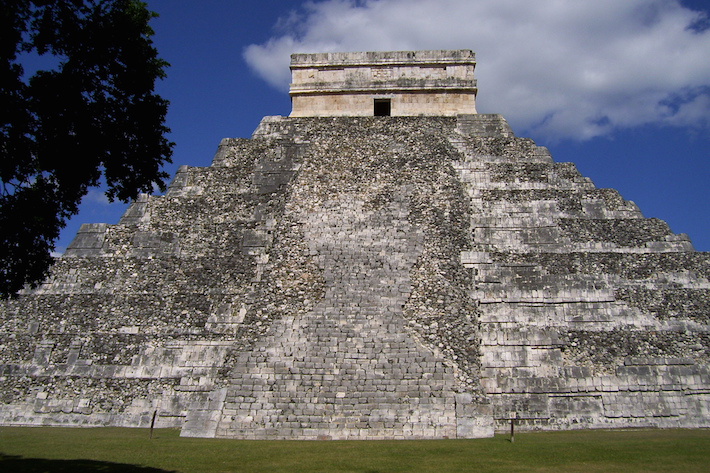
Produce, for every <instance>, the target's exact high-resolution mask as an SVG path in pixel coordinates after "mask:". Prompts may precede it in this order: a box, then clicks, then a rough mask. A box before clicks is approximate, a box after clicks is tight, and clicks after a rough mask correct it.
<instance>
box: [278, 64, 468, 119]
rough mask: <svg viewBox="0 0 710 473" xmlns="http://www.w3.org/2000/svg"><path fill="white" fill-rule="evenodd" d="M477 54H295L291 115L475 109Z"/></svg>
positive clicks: (451, 113)
mask: <svg viewBox="0 0 710 473" xmlns="http://www.w3.org/2000/svg"><path fill="white" fill-rule="evenodd" d="M475 65H476V60H475V55H474V54H473V52H471V51H469V50H459V51H393V52H372V53H320V54H293V55H292V56H291V73H292V83H291V86H290V95H291V100H292V112H291V115H290V116H291V117H318V116H373V114H374V101H375V99H378V100H381V99H385V100H391V111H390V113H389V114H388V115H391V116H419V115H428V116H455V115H457V114H466V113H476V92H477V88H476V80H475V79H474V77H473V73H474V68H475Z"/></svg>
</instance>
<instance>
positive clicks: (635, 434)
mask: <svg viewBox="0 0 710 473" xmlns="http://www.w3.org/2000/svg"><path fill="white" fill-rule="evenodd" d="M708 471H710V431H709V430H635V431H583V432H555V433H518V434H516V436H515V443H511V442H510V441H509V439H508V437H507V436H496V437H494V438H492V439H480V440H420V441H352V442H341V441H318V442H316V441H300V442H299V441H274V442H267V441H241V440H215V439H186V438H180V437H178V432H177V431H175V430H156V431H155V433H154V435H153V438H152V439H149V438H148V431H147V430H138V429H117V428H100V429H65V428H31V427H30V428H9V427H0V472H8V473H10V472H13V473H20V472H32V473H39V472H62V473H64V472H66V473H69V472H72V473H83V472H103V473H119V472H127V473H164V472H182V473H188V472H200V473H210V472H269V473H274V472H289V473H297V472H328V473H332V472H358V473H389V472H437V473H445V472H506V473H511V472H625V473H628V472H682V473H692V472H704V473H706V472H708Z"/></svg>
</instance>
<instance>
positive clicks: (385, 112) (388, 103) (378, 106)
mask: <svg viewBox="0 0 710 473" xmlns="http://www.w3.org/2000/svg"><path fill="white" fill-rule="evenodd" d="M390 115H392V99H375V116H376V117H389V116H390Z"/></svg>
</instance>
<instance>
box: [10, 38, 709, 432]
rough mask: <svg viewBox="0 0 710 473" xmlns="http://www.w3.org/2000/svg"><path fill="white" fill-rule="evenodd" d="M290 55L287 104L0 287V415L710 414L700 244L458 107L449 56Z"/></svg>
mask: <svg viewBox="0 0 710 473" xmlns="http://www.w3.org/2000/svg"><path fill="white" fill-rule="evenodd" d="M291 67H292V73H293V84H292V85H291V97H292V101H293V112H292V114H291V116H290V117H266V118H264V119H263V120H262V122H261V123H260V124H259V126H258V128H257V129H256V131H255V132H254V134H253V136H252V137H251V139H225V140H223V141H222V142H221V143H220V145H219V147H218V149H217V153H216V154H215V157H214V160H213V162H212V165H211V166H209V167H205V168H201V167H187V166H182V167H181V168H180V169H179V171H178V172H177V174H176V175H175V177H174V179H173V181H172V183H171V185H170V187H169V189H168V191H167V193H166V194H165V195H163V196H147V195H145V196H142V197H141V198H139V199H138V200H137V201H136V202H134V203H132V204H131V206H130V207H129V208H128V210H127V211H126V213H125V214H124V215H123V217H122V218H121V220H120V221H119V223H118V224H116V225H106V224H86V225H83V226H82V227H81V230H80V231H79V233H78V234H77V236H76V238H75V239H74V241H73V242H72V244H71V245H70V247H69V248H68V249H67V251H66V253H65V254H64V256H62V257H61V258H59V259H57V261H56V265H55V266H54V268H53V270H52V273H51V277H49V279H47V280H46V281H45V283H44V284H42V285H41V287H39V288H38V289H37V290H34V291H29V290H28V291H24V292H23V293H22V294H21V295H20V296H19V297H18V298H17V299H14V300H10V301H7V302H3V303H2V304H0V399H1V401H2V402H1V403H0V425H63V426H99V425H112V426H130V427H147V426H149V425H150V423H151V419H152V417H153V414H154V413H157V416H156V427H174V428H181V429H182V435H184V436H200V437H215V436H216V437H231V438H246V439H316V438H322V439H326V438H331V439H385V438H387V439H390V438H395V439H397V438H406V439H409V438H471V437H482V436H490V435H492V434H493V432H494V430H496V429H498V430H500V429H505V428H506V426H507V425H508V424H509V419H510V418H511V417H513V416H514V417H516V418H517V426H518V429H546V430H554V429H581V428H624V427H710V370H709V368H708V367H709V364H708V360H709V358H710V323H709V321H708V318H709V316H710V254H708V253H699V252H695V251H694V250H693V247H692V245H691V243H690V241H689V240H688V238H687V237H686V236H685V235H682V234H681V235H675V234H673V233H672V232H671V231H670V230H669V228H668V226H667V225H666V224H665V223H664V222H663V221H660V220H657V219H646V218H644V217H643V216H642V214H641V212H640V211H639V209H638V208H637V207H636V206H635V205H634V204H633V203H632V202H629V201H625V200H624V199H623V198H622V197H621V196H620V195H619V194H618V193H617V192H616V191H614V190H610V189H597V188H596V187H595V186H594V185H593V184H592V182H591V181H590V180H589V179H587V178H585V177H582V176H581V175H580V174H579V173H578V172H577V170H576V169H575V167H574V165H573V164H570V163H556V162H553V160H552V158H551V157H550V155H549V153H548V151H547V149H546V148H544V147H540V146H537V145H535V143H533V142H532V141H531V140H529V139H525V138H518V137H516V136H515V135H514V134H513V132H512V130H511V129H510V127H509V126H508V124H507V123H506V121H505V120H504V119H503V117H501V116H499V115H483V114H477V113H476V108H475V97H476V92H477V89H476V81H475V79H474V78H473V71H474V67H475V56H474V55H473V53H472V52H471V51H467V50H461V51H410V52H382V53H338V54H335V53H331V54H295V55H293V56H292V66H291Z"/></svg>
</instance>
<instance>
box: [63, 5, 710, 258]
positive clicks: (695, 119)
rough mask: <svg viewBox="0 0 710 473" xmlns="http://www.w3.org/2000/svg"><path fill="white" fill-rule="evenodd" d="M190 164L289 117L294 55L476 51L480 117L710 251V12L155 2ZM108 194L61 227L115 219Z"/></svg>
mask: <svg viewBox="0 0 710 473" xmlns="http://www.w3.org/2000/svg"><path fill="white" fill-rule="evenodd" d="M147 3H148V7H149V8H150V9H151V10H153V11H156V12H157V13H159V15H160V17H159V18H157V19H155V20H153V22H152V23H151V25H152V26H153V29H154V30H155V36H154V37H153V40H154V43H155V46H156V48H157V49H158V51H159V53H160V56H161V57H162V58H164V59H165V60H167V61H168V62H169V63H170V64H171V67H170V68H169V69H168V70H167V74H168V75H167V78H166V79H164V80H163V81H161V82H160V83H159V84H158V92H159V93H160V94H161V95H162V96H163V97H165V98H167V99H168V100H169V101H170V103H171V105H170V109H169V113H168V119H167V124H168V126H169V127H170V128H171V129H172V133H171V140H172V141H174V142H175V143H176V146H175V150H174V155H173V164H172V165H171V166H169V167H168V168H167V170H168V171H169V172H170V173H171V174H173V173H174V170H175V169H177V167H178V166H179V165H182V164H187V165H190V166H208V165H209V164H210V162H211V160H212V156H213V154H214V152H215V150H216V147H217V145H218V144H219V141H220V139H221V138H225V137H249V136H250V135H251V133H252V131H253V130H254V129H255V128H256V126H257V125H258V123H259V121H260V120H261V118H262V117H263V116H266V115H288V113H289V112H290V107H291V106H290V100H289V97H288V93H287V90H288V74H289V71H288V55H289V54H290V53H291V52H327V51H365V50H367V51H371V50H410V49H472V50H473V51H474V52H476V55H477V62H478V64H477V68H476V75H477V77H478V85H479V93H478V111H479V112H481V113H502V114H503V115H504V116H505V117H506V119H508V121H509V123H510V124H511V126H512V127H513V130H514V131H515V133H516V135H518V136H524V137H529V138H532V139H534V140H535V142H536V143H537V144H539V145H544V146H547V147H548V148H549V149H550V151H551V153H552V156H553V158H554V160H555V161H558V162H565V161H569V162H573V163H575V164H576V165H577V168H578V169H579V170H580V172H581V173H582V174H583V175H584V176H587V177H590V178H591V179H592V180H593V181H594V183H595V185H596V186H597V187H611V188H615V189H617V190H618V191H619V192H620V193H621V195H622V196H623V197H624V198H625V199H627V200H633V201H634V202H636V204H637V205H638V206H639V207H640V209H641V211H642V212H643V214H644V215H645V216H646V217H656V218H660V219H663V220H665V221H666V222H668V224H669V225H670V227H671V229H672V230H673V231H674V232H676V233H687V234H688V235H689V236H690V238H691V240H692V241H693V244H694V245H695V248H696V249H698V250H701V251H710V185H708V180H710V29H708V26H710V21H708V16H707V15H708V13H710V5H707V1H682V2H679V1H676V0H624V1H623V2H620V1H618V0H594V1H593V2H592V1H589V2H580V1H578V0H536V1H535V2H530V1H529V0H364V1H355V0H316V1H311V2H302V1H287V0H259V1H229V0H201V1H197V0H147ZM124 209H125V205H122V204H110V205H109V204H108V203H107V202H106V200H105V198H104V197H103V196H102V194H101V191H99V190H94V191H91V192H90V194H89V195H88V196H87V197H86V198H85V199H84V202H83V203H82V208H81V213H80V214H79V215H77V216H76V217H74V218H73V219H72V220H71V222H70V223H69V225H68V226H67V228H66V229H65V230H64V231H63V232H62V235H61V237H60V240H59V242H58V243H57V250H58V251H59V252H62V251H63V250H64V248H65V247H66V246H67V245H68V244H69V242H70V241H71V239H72V238H73V236H74V234H75V233H76V231H77V229H78V227H79V225H80V224H81V223H98V222H105V223H116V222H117V221H118V219H119V217H120V215H121V214H122V213H123V210H124Z"/></svg>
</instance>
